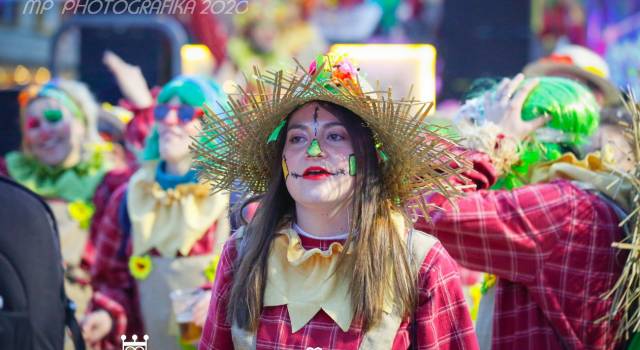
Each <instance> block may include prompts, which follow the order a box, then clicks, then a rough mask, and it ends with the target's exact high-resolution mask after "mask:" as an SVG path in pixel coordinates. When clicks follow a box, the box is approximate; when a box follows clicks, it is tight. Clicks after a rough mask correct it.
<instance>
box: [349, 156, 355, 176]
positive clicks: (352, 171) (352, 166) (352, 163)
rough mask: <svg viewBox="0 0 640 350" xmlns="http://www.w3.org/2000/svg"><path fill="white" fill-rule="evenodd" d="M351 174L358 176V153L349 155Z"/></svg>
mask: <svg viewBox="0 0 640 350" xmlns="http://www.w3.org/2000/svg"><path fill="white" fill-rule="evenodd" d="M349 175H351V176H356V155H355V154H352V155H350V156H349Z"/></svg>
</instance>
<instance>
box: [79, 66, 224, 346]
mask: <svg viewBox="0 0 640 350" xmlns="http://www.w3.org/2000/svg"><path fill="white" fill-rule="evenodd" d="M225 100H226V96H225V94H224V92H223V91H222V89H221V87H220V86H219V85H218V84H217V83H216V82H215V81H213V80H211V79H207V78H202V77H195V76H179V77H177V78H174V79H173V80H171V81H170V82H169V83H167V84H166V85H165V86H163V87H162V89H161V90H160V92H159V93H158V95H157V97H156V101H155V104H154V106H153V118H154V123H153V126H152V128H151V132H150V134H149V136H148V137H147V140H146V145H145V148H144V149H143V150H142V152H141V153H140V164H141V165H140V168H139V169H138V170H137V171H136V172H135V173H134V174H133V176H132V177H131V179H130V180H129V181H128V183H126V184H124V185H122V186H120V187H119V188H118V189H117V190H116V191H115V192H114V194H113V195H112V196H111V198H110V200H109V203H108V204H107V207H106V209H105V214H104V217H103V219H102V220H101V222H100V224H99V225H98V227H99V230H98V233H97V235H96V241H95V242H93V243H94V248H95V262H94V264H93V265H92V267H91V276H92V283H93V288H94V295H93V298H92V303H91V312H90V313H88V315H87V316H86V318H85V319H84V321H83V332H84V337H85V340H86V341H87V342H88V343H89V344H90V345H96V344H99V345H100V346H101V347H102V348H110V347H117V346H118V345H119V344H120V340H121V339H120V335H122V334H126V335H132V334H138V335H141V334H148V335H149V337H150V339H151V341H152V342H153V344H154V345H153V347H154V348H157V349H177V348H179V346H180V341H181V340H180V339H179V338H178V336H177V330H178V326H177V324H176V323H175V322H174V321H171V322H170V320H173V319H174V316H173V315H172V308H171V301H170V298H169V295H170V294H171V293H172V292H174V291H176V290H185V289H194V288H196V289H197V288H199V287H200V286H203V285H206V284H209V283H210V279H212V278H213V276H212V274H214V273H215V265H214V262H215V261H216V260H215V255H216V254H218V253H219V251H220V250H221V247H222V244H224V242H225V240H226V238H227V237H228V235H229V230H230V229H229V223H228V205H229V194H228V192H219V193H217V194H215V195H213V196H209V186H208V185H207V184H200V183H198V181H197V178H196V173H195V171H194V170H192V166H193V158H192V156H191V154H190V149H189V145H190V143H191V140H192V138H193V137H194V136H196V135H197V132H198V130H199V126H200V117H201V116H202V115H203V109H204V108H206V107H204V106H209V107H211V108H212V109H214V110H217V108H218V107H217V106H218V103H224V101H225ZM196 294H197V295H199V296H200V297H199V298H198V299H196V300H193V301H192V302H193V303H194V304H193V305H194V310H195V313H196V314H198V313H199V314H201V315H202V316H200V318H201V320H200V321H199V320H198V319H194V320H193V322H194V323H195V324H203V323H204V318H205V315H206V310H207V308H208V303H209V299H210V294H208V293H195V294H194V295H196ZM183 340H184V339H183ZM182 345H184V344H182Z"/></svg>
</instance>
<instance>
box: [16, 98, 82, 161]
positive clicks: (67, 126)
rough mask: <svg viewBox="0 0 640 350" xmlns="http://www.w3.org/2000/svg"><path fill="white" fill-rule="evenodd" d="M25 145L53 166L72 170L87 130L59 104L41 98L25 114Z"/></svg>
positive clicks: (40, 158) (35, 155)
mask: <svg viewBox="0 0 640 350" xmlns="http://www.w3.org/2000/svg"><path fill="white" fill-rule="evenodd" d="M23 133H24V134H23V137H24V144H25V146H26V148H27V151H29V152H30V153H31V154H33V156H34V157H36V159H38V160H39V161H40V162H42V163H43V164H46V165H49V166H58V165H60V166H72V165H74V163H76V162H77V161H78V160H79V157H80V149H81V147H82V141H83V139H84V136H85V127H84V125H83V123H82V121H80V120H79V119H78V118H74V117H73V115H72V114H71V112H70V111H69V110H68V109H67V108H66V107H65V106H64V105H63V104H62V103H60V102H59V101H58V100H56V99H53V98H47V97H43V98H38V99H36V100H35V101H33V102H31V103H30V104H29V105H28V106H27V108H26V110H25V120H24V125H23Z"/></svg>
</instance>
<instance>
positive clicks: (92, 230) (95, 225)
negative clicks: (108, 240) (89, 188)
mask: <svg viewBox="0 0 640 350" xmlns="http://www.w3.org/2000/svg"><path fill="white" fill-rule="evenodd" d="M134 171H135V169H134V168H131V167H126V168H124V169H116V170H112V171H110V172H108V173H107V174H106V175H105V176H104V178H103V179H102V182H101V183H100V185H98V187H97V188H96V192H95V193H94V194H93V206H94V208H95V211H94V212H93V217H91V226H90V227H89V238H88V239H87V243H86V245H85V247H84V252H83V254H82V261H81V267H82V268H83V269H85V270H86V271H90V269H91V265H92V264H93V262H94V261H95V254H96V237H97V235H98V232H99V231H100V229H101V228H100V226H101V224H102V217H103V216H104V215H105V212H106V209H107V204H109V199H110V198H111V195H113V194H114V192H116V190H117V189H118V188H119V187H120V186H122V184H124V183H126V182H127V181H129V178H130V177H131V175H132V174H133V173H134Z"/></svg>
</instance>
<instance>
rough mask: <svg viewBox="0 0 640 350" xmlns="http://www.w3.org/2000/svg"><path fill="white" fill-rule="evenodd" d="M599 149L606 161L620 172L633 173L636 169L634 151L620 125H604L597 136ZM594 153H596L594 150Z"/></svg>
mask: <svg viewBox="0 0 640 350" xmlns="http://www.w3.org/2000/svg"><path fill="white" fill-rule="evenodd" d="M596 137H597V138H598V140H597V142H598V144H599V148H600V149H601V152H602V154H603V156H604V157H605V159H607V160H608V161H609V162H611V163H612V164H615V165H616V167H618V169H620V170H625V171H631V170H633V168H634V167H635V163H634V161H633V158H634V156H633V149H632V147H631V145H630V144H629V142H628V141H627V140H626V138H625V135H624V129H623V127H622V126H619V125H611V124H603V125H600V127H599V128H598V132H597V134H596ZM592 151H595V149H594V150H592Z"/></svg>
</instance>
